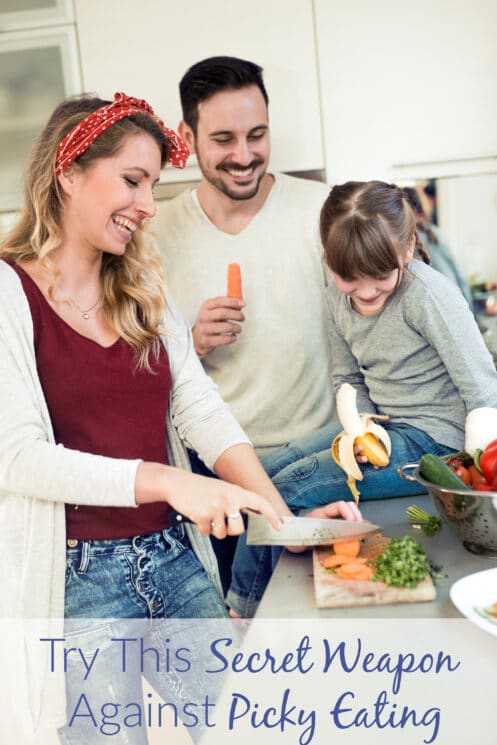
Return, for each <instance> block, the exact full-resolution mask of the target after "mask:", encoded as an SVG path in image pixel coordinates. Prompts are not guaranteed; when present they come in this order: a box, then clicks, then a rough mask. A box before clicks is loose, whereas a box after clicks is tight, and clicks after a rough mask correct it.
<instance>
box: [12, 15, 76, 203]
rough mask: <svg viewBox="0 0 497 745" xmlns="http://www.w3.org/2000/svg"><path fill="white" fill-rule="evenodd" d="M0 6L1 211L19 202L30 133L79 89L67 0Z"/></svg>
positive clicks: (72, 31)
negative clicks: (63, 100)
mask: <svg viewBox="0 0 497 745" xmlns="http://www.w3.org/2000/svg"><path fill="white" fill-rule="evenodd" d="M0 7H1V9H2V12H0V213H5V212H11V211H15V210H17V209H19V207H20V205H21V201H22V181H23V169H24V165H25V162H26V158H27V156H28V153H29V150H30V148H31V146H32V144H33V141H34V139H35V137H36V136H37V134H38V133H39V132H40V129H41V128H42V127H43V126H44V124H45V122H46V121H47V119H48V117H49V115H50V113H51V112H52V110H53V109H54V108H55V106H56V105H57V104H58V103H59V102H60V101H61V100H62V99H63V98H65V97H66V96H67V95H70V94H72V93H76V92H79V91H80V90H81V77H80V66H79V59H78V54H77V38H76V31H75V26H74V17H73V13H72V5H71V4H70V3H69V2H68V1H67V0H2V3H1V6H0ZM14 8H15V10H14ZM49 23H50V24H51V25H46V24H49ZM14 24H17V26H18V27H17V29H14V28H13V26H14ZM28 26H29V28H28ZM6 29H8V30H6Z"/></svg>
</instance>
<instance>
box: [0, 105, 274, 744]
mask: <svg viewBox="0 0 497 745" xmlns="http://www.w3.org/2000/svg"><path fill="white" fill-rule="evenodd" d="M187 157H188V150H187V149H186V147H185V146H184V144H183V142H182V141H181V139H180V138H179V137H177V135H176V134H175V133H174V132H172V131H171V130H169V129H168V128H167V127H165V126H164V124H163V123H162V121H161V120H160V119H159V118H158V117H157V116H156V115H155V114H154V112H153V110H152V109H151V107H150V106H149V105H148V104H147V103H146V102H145V101H141V100H138V99H136V98H132V97H128V96H126V95H124V94H122V93H119V94H116V96H115V98H114V101H112V102H108V101H103V100H101V99H99V98H90V97H87V96H83V97H77V98H74V99H69V100H67V101H65V102H63V103H62V104H60V105H59V106H58V107H57V108H56V109H55V111H54V113H53V114H52V116H51V118H50V120H49V122H48V124H47V125H46V127H45V129H44V130H43V132H42V133H41V135H40V137H39V139H38V141H37V142H36V144H35V146H34V149H33V153H32V157H31V162H30V165H29V168H28V171H27V183H26V194H25V204H24V207H23V210H22V213H21V215H20V218H19V222H18V224H17V226H16V227H15V228H14V229H13V231H12V232H11V233H10V234H9V235H8V236H7V238H6V239H5V240H4V242H3V244H2V246H1V248H0V360H1V363H0V364H1V369H0V378H1V381H0V494H1V500H0V511H1V516H2V520H1V526H2V527H1V531H2V537H1V541H0V545H1V547H2V550H1V566H2V589H3V592H2V599H1V600H0V606H1V610H0V612H1V615H2V617H3V618H4V619H6V618H10V619H13V618H20V619H24V621H25V620H26V619H31V618H42V619H56V618H62V617H63V616H65V618H66V619H67V620H72V621H73V623H74V624H75V627H76V629H78V623H77V622H74V619H78V618H92V619H95V618H99V619H105V618H161V617H169V618H170V617H177V618H199V617H200V618H202V617H204V618H213V617H215V618H216V617H217V618H223V617H225V615H226V608H225V605H224V603H223V602H222V599H221V598H220V596H219V594H218V592H217V590H216V587H215V585H214V583H215V582H216V581H217V580H216V576H215V575H216V567H215V563H213V562H212V561H211V560H210V554H209V545H210V544H209V542H208V539H207V538H203V537H205V536H208V535H214V536H216V537H217V538H223V537H224V536H226V535H237V534H239V533H241V532H242V531H243V529H244V524H243V519H242V516H241V511H242V510H245V509H252V510H256V511H258V512H261V513H262V514H264V515H265V516H266V517H267V518H268V519H269V520H270V522H271V523H272V525H273V526H275V527H278V526H279V519H278V517H277V512H280V513H281V514H285V513H287V512H288V508H286V507H285V505H284V503H283V501H282V500H281V497H280V496H279V494H278V492H277V491H276V489H275V488H274V487H273V486H272V484H271V482H270V480H269V478H268V477H267V476H266V474H265V472H264V470H263V468H262V466H261V465H260V463H259V461H258V459H257V457H256V456H255V454H254V452H253V449H252V447H251V445H250V443H249V441H248V440H247V438H246V436H245V434H244V433H243V431H242V430H241V429H240V427H239V426H238V424H237V423H236V422H235V421H234V419H233V418H232V417H231V415H230V413H229V411H228V410H227V407H226V406H225V405H224V403H223V402H222V400H221V399H220V397H219V395H218V394H217V391H216V389H215V387H214V386H213V384H212V383H211V382H210V380H209V378H207V377H206V375H205V374H204V373H203V370H202V368H201V365H200V363H199V362H198V359H197V357H196V355H195V352H194V350H193V346H192V343H191V336H190V332H189V329H188V328H187V327H186V324H185V323H184V321H183V320H182V318H181V316H180V315H179V314H178V313H177V311H176V309H175V307H174V305H173V304H172V302H171V301H170V300H167V301H166V298H165V291H164V281H163V278H162V274H161V268H160V260H159V258H158V255H157V254H156V253H155V250H154V249H153V247H152V245H151V243H150V241H149V240H148V239H147V234H146V230H145V227H146V222H147V220H148V219H149V218H151V217H152V216H153V214H154V211H155V208H154V198H153V187H154V185H155V184H156V183H157V181H158V180H159V175H160V170H161V168H162V167H163V166H164V165H165V163H166V162H170V163H172V164H173V165H175V166H178V167H182V166H183V165H184V163H185V161H186V158H187ZM166 420H167V454H166ZM182 440H183V441H187V442H188V443H189V445H190V446H191V447H193V448H194V449H195V450H197V451H198V452H199V454H200V457H201V458H202V459H203V460H204V461H205V462H206V463H207V465H209V467H211V468H212V469H213V470H214V471H215V473H216V474H217V475H218V476H219V479H208V478H204V477H201V476H196V475H193V474H191V473H190V472H189V471H188V461H187V458H186V457H185V454H184V451H183V445H182V444H181V441H182ZM261 495H263V496H261ZM271 503H272V504H271ZM168 507H171V508H174V509H175V510H176V511H177V512H179V513H181V514H183V515H185V516H186V517H187V518H189V520H190V521H192V523H194V524H195V526H196V528H197V529H198V530H196V531H195V530H193V531H190V536H191V537H190V539H189V538H188V536H187V535H186V534H185V532H184V530H183V528H182V526H181V528H178V527H177V526H173V527H171V526H170V523H169V520H168ZM191 542H193V544H194V547H195V550H196V553H197V554H199V555H200V557H201V558H202V559H203V561H204V563H205V564H206V565H207V567H208V569H209V571H210V574H211V578H209V576H208V574H207V573H206V571H205V569H204V567H203V566H202V564H201V563H200V561H199V559H198V558H197V556H196V555H195V553H194V551H193V550H192V545H191ZM64 572H65V574H66V579H65V583H64ZM48 623H49V621H48V620H47V621H46V624H48ZM50 623H52V622H50ZM52 625H53V624H52ZM101 626H102V624H100V628H101ZM17 631H19V632H20V633H19V635H17ZM61 633H62V628H61V627H60V628H59V629H58V634H59V636H60V635H61ZM46 634H47V632H46V631H45V635H46ZM41 636H43V633H42V634H41ZM52 636H53V632H52ZM55 636H57V633H56V634H55ZM25 642H26V639H25V640H24V641H23V639H22V624H21V626H19V628H17V627H16V638H12V639H9V640H8V643H7V644H6V645H5V646H6V647H8V648H9V650H8V651H11V653H12V657H13V659H14V662H13V663H12V668H11V670H10V672H11V673H12V679H11V680H9V679H8V678H7V677H4V682H5V681H6V680H7V681H8V682H7V688H8V698H7V699H6V706H7V710H8V713H9V715H12V714H15V710H16V708H19V707H20V709H21V712H22V719H23V720H24V721H23V726H25V727H26V728H27V730H29V731H31V732H34V731H37V732H40V733H41V731H42V730H43V728H44V727H46V726H48V727H53V726H54V724H56V725H60V724H62V723H63V721H64V718H63V715H62V712H63V695H61V694H62V692H63V691H61V688H60V686H61V685H62V684H63V681H61V680H60V679H57V680H56V679H55V676H54V675H53V674H51V671H50V665H49V662H50V645H49V644H44V645H42V644H39V645H37V646H36V647H35V648H34V647H33V646H32V645H31V646H30V645H29V644H28V643H27V642H26V643H25ZM8 672H9V667H8V663H6V665H5V667H4V673H5V676H7V675H8ZM47 691H48V692H50V691H51V694H50V695H49V693H47ZM28 701H29V707H28V708H26V707H27V703H28ZM9 702H15V705H13V706H10V704H9ZM25 702H26V706H23V705H24V703H25ZM11 710H12V711H11ZM87 718H88V717H87ZM82 719H83V717H82ZM2 721H3V720H2ZM17 726H19V727H20V726H21V725H20V719H17V720H16V723H15V725H14V727H17ZM16 731H17V730H16V729H15V728H14V729H10V737H13V736H14V733H15V732H16ZM128 734H129V733H128ZM88 736H89V737H90V741H96V740H92V739H91V736H92V735H91V731H90V734H89V735H88ZM134 736H135V735H134ZM141 736H142V735H141ZM20 737H21V736H20V733H19V740H18V741H21V739H20ZM62 737H63V741H64V742H72V741H73V740H72V739H71V734H70V733H69V734H67V733H66V734H63V735H62ZM14 739H15V736H14ZM48 741H50V742H52V741H53V740H50V739H49V740H48ZM76 741H77V742H79V741H80V740H79V739H77V740H76ZM115 741H116V742H117V741H118V740H117V739H116V738H115ZM126 741H127V740H126ZM142 741H144V740H142V739H139V738H138V739H136V742H142ZM37 742H42V739H41V735H38V737H37Z"/></svg>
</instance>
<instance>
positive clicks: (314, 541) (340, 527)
mask: <svg viewBox="0 0 497 745" xmlns="http://www.w3.org/2000/svg"><path fill="white" fill-rule="evenodd" d="M280 519H281V522H282V523H283V527H282V528H281V530H275V529H274V528H273V527H272V525H271V523H270V522H269V520H267V519H266V518H265V517H264V516H263V515H257V514H256V513H250V514H249V517H248V528H247V543H248V544H249V545H251V546H264V545H267V546H323V545H329V544H331V543H338V542H339V541H349V540H353V539H356V538H357V539H359V538H362V537H363V536H365V535H367V534H369V533H378V532H381V528H380V527H379V525H374V524H373V523H369V522H354V521H353V520H335V519H332V518H318V517H282V518H280Z"/></svg>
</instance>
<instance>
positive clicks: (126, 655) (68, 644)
mask: <svg viewBox="0 0 497 745" xmlns="http://www.w3.org/2000/svg"><path fill="white" fill-rule="evenodd" d="M67 543H68V547H67V552H66V555H67V568H66V594H65V617H66V621H65V641H64V647H65V648H68V649H72V650H75V651H72V652H71V653H69V654H68V655H67V665H68V667H67V674H66V688H67V699H68V702H67V716H68V722H67V724H66V725H65V726H64V727H63V728H61V729H60V730H59V736H60V740H61V742H62V743H63V744H64V745H76V744H77V745H93V743H95V744H99V743H104V742H105V743H107V742H109V737H110V740H112V743H113V745H124V743H126V745H146V743H147V742H148V740H147V733H146V729H147V726H146V719H147V712H149V711H151V712H152V714H151V716H152V723H153V725H154V726H157V725H158V721H159V719H160V718H161V717H163V718H164V720H167V722H168V724H167V726H166V724H161V725H160V726H162V727H163V730H164V732H163V735H162V737H163V738H164V742H166V741H169V740H172V741H174V730H172V727H173V724H171V723H170V722H171V720H173V721H174V720H175V718H176V716H178V717H180V718H181V720H182V721H183V724H182V723H181V721H178V723H177V724H176V726H179V727H181V728H183V727H184V726H186V727H188V728H189V729H188V732H189V734H190V735H191V737H192V738H193V739H194V741H195V742H197V741H198V740H199V738H200V736H201V734H202V732H203V731H205V729H206V728H207V727H210V726H211V721H210V718H212V708H213V707H212V708H210V709H209V707H207V708H206V696H207V697H208V699H209V703H212V704H213V703H214V702H215V700H216V696H217V694H218V691H219V688H220V685H221V683H222V676H219V675H211V676H208V675H206V674H205V670H206V668H207V667H208V665H207V662H206V660H205V659H202V656H203V655H204V657H205V655H206V654H207V653H208V644H203V643H202V641H204V640H207V639H210V638H211V639H214V638H216V636H215V635H217V636H219V637H225V636H227V635H228V634H227V632H229V633H230V634H231V636H233V637H235V635H236V634H237V631H236V630H235V629H233V628H232V623H231V622H230V621H229V620H227V619H226V616H227V611H226V606H225V605H224V603H223V602H222V599H221V598H220V597H219V595H218V593H217V592H216V590H215V588H214V586H213V585H212V584H211V582H210V580H209V578H208V576H207V573H206V572H205V570H204V568H203V566H202V565H201V564H200V562H199V561H198V559H197V557H196V556H195V554H194V553H193V551H192V550H191V547H190V544H189V542H188V539H187V537H186V535H184V534H183V530H182V528H181V526H178V527H176V526H175V527H173V528H170V529H167V530H164V531H160V532H157V533H153V534H150V535H146V536H136V537H134V538H130V539H116V540H99V541H87V540H80V541H68V542H67ZM198 619H202V620H198ZM228 626H229V629H228ZM123 640H127V641H123ZM204 647H205V651H204ZM60 649H62V645H60ZM78 649H81V650H83V655H81V654H80V653H79V652H78V651H77V650H78ZM57 651H59V647H57ZM60 653H61V654H62V652H60ZM93 655H95V660H94V663H93V665H92V666H91V669H90V670H88V663H89V662H91V659H92V656H93ZM85 660H86V662H85ZM142 674H143V675H144V676H145V677H146V678H147V680H148V681H149V683H150V684H151V686H152V688H153V689H154V690H155V691H156V692H157V694H159V696H160V697H161V698H162V699H163V701H165V702H167V707H165V710H164V711H163V713H162V714H161V715H159V713H158V704H159V700H158V699H155V703H154V701H153V700H152V699H151V698H150V695H149V694H147V698H146V702H145V704H144V697H143V692H142ZM161 703H162V702H161ZM128 704H129V706H128ZM140 707H141V708H140ZM150 707H152V708H150ZM140 712H141V715H140ZM104 720H105V721H104Z"/></svg>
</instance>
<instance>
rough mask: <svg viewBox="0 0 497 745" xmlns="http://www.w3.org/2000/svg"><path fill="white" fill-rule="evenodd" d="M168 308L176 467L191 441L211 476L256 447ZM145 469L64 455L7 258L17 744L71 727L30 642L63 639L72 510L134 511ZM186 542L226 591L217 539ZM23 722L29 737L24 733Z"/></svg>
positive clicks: (8, 695)
mask: <svg viewBox="0 0 497 745" xmlns="http://www.w3.org/2000/svg"><path fill="white" fill-rule="evenodd" d="M169 305H170V308H171V312H170V313H169V314H168V317H167V318H166V321H165V328H166V329H167V336H166V337H164V339H163V341H164V344H165V346H166V348H167V351H168V355H169V362H170V365H171V376H172V389H171V400H170V406H169V415H168V420H169V421H168V423H167V434H168V458H169V460H168V462H169V463H170V464H171V465H176V466H178V467H181V468H184V469H187V470H189V461H188V458H187V456H186V453H185V451H184V446H183V442H186V443H188V444H189V446H190V447H192V448H193V449H195V450H197V451H198V452H199V455H200V457H201V458H202V459H203V460H204V461H205V462H206V463H207V465H208V466H209V467H211V468H212V466H213V464H214V463H215V461H216V460H217V458H218V457H219V456H220V455H221V453H222V452H224V451H225V450H226V449H227V448H229V447H231V446H232V445H235V444H238V443H242V442H244V443H246V442H248V438H247V437H246V435H245V433H244V432H243V430H242V429H241V428H240V426H239V425H238V424H237V422H236V421H235V420H234V419H233V417H232V415H231V414H230V412H229V410H228V407H227V406H226V404H225V403H224V402H223V401H222V399H221V398H220V396H219V394H218V392H217V389H216V386H215V385H214V384H213V382H212V381H211V380H210V379H209V378H208V377H207V376H206V375H205V373H204V371H203V369H202V366H201V365H200V363H199V361H198V358H197V355H196V354H195V351H194V349H193V344H192V340H191V334H190V331H189V328H188V325H187V323H186V322H185V321H184V319H183V318H182V317H181V315H180V314H179V313H178V312H177V311H176V309H175V306H174V304H173V303H172V302H171V300H169ZM165 426H166V423H165ZM139 462H140V461H139V460H124V459H122V460H121V459H115V458H106V457H102V456H98V455H92V454H89V453H82V452H78V451H73V450H69V449H67V448H64V447H63V446H61V445H55V442H54V437H53V431H52V426H51V422H50V417H49V413H48V410H47V406H46V403H45V399H44V395H43V390H42V388H41V385H40V381H39V379H38V375H37V368H36V358H35V351H34V346H33V326H32V321H31V314H30V310H29V304H28V301H27V299H26V296H25V295H24V292H23V289H22V285H21V282H20V280H19V278H18V276H17V274H16V273H15V272H14V271H13V269H12V268H11V267H9V266H8V264H6V263H5V262H4V261H1V260H0V577H1V592H0V621H1V624H2V627H1V628H0V660H1V663H2V664H1V666H0V733H3V732H5V734H6V735H7V734H8V735H9V737H10V739H12V740H15V741H16V743H21V742H23V743H24V742H26V743H28V742H31V740H30V739H29V738H30V736H31V735H32V734H33V733H39V732H41V731H42V730H43V731H44V732H45V731H48V732H52V733H53V736H54V738H55V739H53V740H51V739H47V740H42V739H41V735H38V734H37V735H36V736H35V740H33V742H34V741H36V742H37V743H38V744H39V743H41V742H43V743H45V742H46V743H50V745H51V743H52V742H53V743H56V742H57V739H56V735H55V729H54V728H56V727H57V726H60V725H61V724H63V723H64V721H65V695H64V680H63V678H60V677H59V676H57V675H54V674H53V673H50V672H49V649H48V647H49V645H47V644H46V645H42V644H33V640H34V638H35V636H36V637H38V636H43V635H45V636H60V635H61V634H62V630H63V613H64V574H65V515H64V512H65V511H64V504H65V502H69V503H73V504H99V505H103V504H105V505H115V506H125V507H126V506H128V507H129V506H135V498H134V484H135V474H136V469H137V467H138V464H139ZM189 535H190V540H191V542H192V546H193V548H194V550H195V552H196V553H197V555H198V556H199V557H200V559H201V560H202V561H203V563H204V565H205V566H206V568H207V569H208V571H209V573H210V574H211V577H212V579H213V581H214V582H215V584H216V586H217V588H218V590H220V584H219V581H218V575H217V565H216V561H215V558H214V557H213V554H212V550H211V547H210V542H209V540H208V539H206V538H204V537H203V536H201V534H200V533H199V532H198V531H197V530H196V529H195V528H193V527H191V528H190V529H189ZM33 634H34V636H33ZM21 723H22V726H23V728H24V730H25V731H24V734H23V733H22V732H21V731H17V730H16V727H19V726H20V724H21ZM13 728H14V729H13ZM30 733H31V734H30ZM23 737H24V739H22V738H23Z"/></svg>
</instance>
